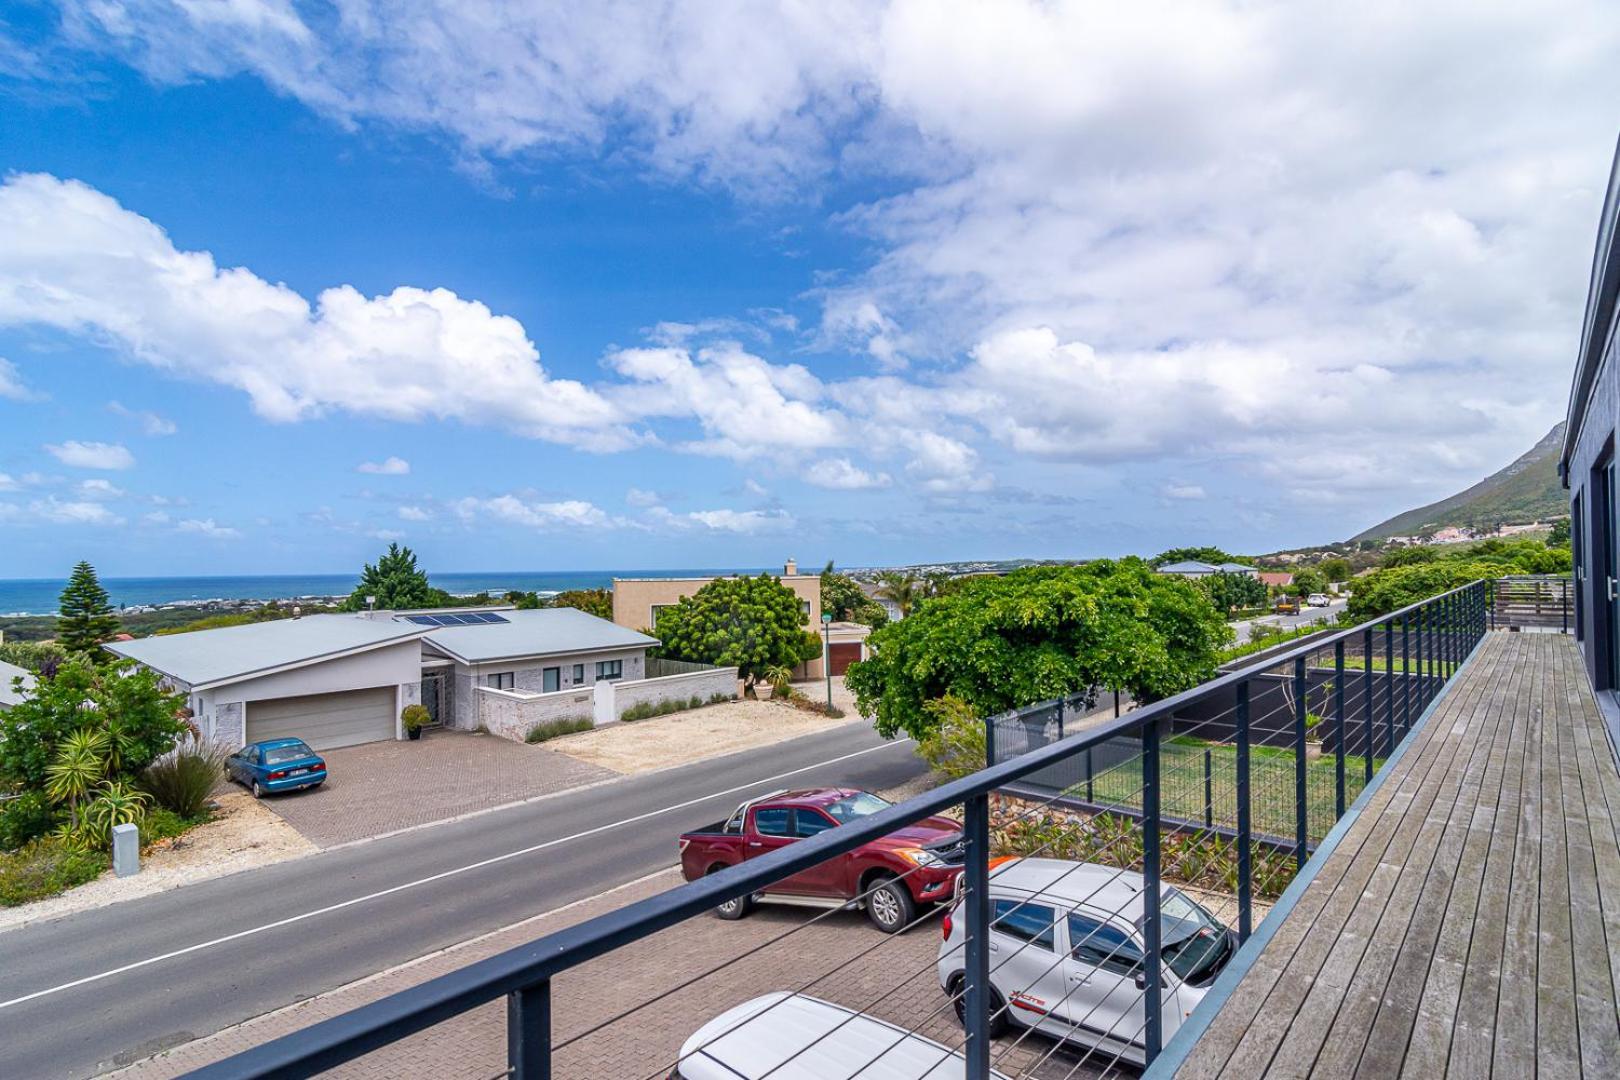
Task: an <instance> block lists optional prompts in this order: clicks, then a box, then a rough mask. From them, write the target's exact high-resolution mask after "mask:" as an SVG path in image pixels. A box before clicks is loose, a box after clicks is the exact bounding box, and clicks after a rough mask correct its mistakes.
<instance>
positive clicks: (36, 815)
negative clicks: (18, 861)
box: [0, 791, 61, 851]
mask: <svg viewBox="0 0 1620 1080" xmlns="http://www.w3.org/2000/svg"><path fill="white" fill-rule="evenodd" d="M60 820H61V814H60V813H59V812H58V811H57V809H56V808H55V807H54V806H52V805H51V801H50V799H48V798H46V797H45V793H44V792H42V791H25V792H23V793H22V794H21V795H19V796H17V797H16V798H15V799H8V800H6V801H5V802H3V803H0V851H14V850H16V849H17V848H20V847H22V846H23V845H24V844H26V843H28V842H29V841H30V840H34V839H37V838H39V837H41V836H44V835H45V834H46V833H48V832H50V831H51V830H52V829H54V828H56V825H57V822H58V821H60Z"/></svg>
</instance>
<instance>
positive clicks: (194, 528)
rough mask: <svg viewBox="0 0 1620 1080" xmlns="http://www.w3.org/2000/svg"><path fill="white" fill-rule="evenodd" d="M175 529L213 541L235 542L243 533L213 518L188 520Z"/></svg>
mask: <svg viewBox="0 0 1620 1080" xmlns="http://www.w3.org/2000/svg"><path fill="white" fill-rule="evenodd" d="M175 528H177V529H179V530H180V531H181V532H185V533H196V534H197V535H199V536H206V537H209V538H210V539H213V540H235V539H236V538H238V537H240V536H241V535H242V533H241V532H240V531H239V530H237V529H233V528H231V527H230V526H228V525H220V524H218V523H216V522H215V521H214V519H213V518H187V519H186V520H184V521H182V522H180V524H178V525H176V526H175Z"/></svg>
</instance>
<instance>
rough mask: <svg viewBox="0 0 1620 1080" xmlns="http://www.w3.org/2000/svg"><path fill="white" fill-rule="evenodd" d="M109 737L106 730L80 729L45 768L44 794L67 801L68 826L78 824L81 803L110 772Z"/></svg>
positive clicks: (56, 799) (57, 750)
mask: <svg viewBox="0 0 1620 1080" xmlns="http://www.w3.org/2000/svg"><path fill="white" fill-rule="evenodd" d="M108 747H109V740H108V738H107V733H106V732H104V731H98V730H93V729H90V728H80V729H79V730H77V731H72V732H69V733H68V735H67V737H66V738H64V739H63V740H62V741H61V742H60V743H58V744H57V747H56V760H54V761H52V762H51V763H50V764H49V765H47V766H46V767H45V794H46V795H48V796H50V798H51V801H52V802H58V803H67V805H68V827H69V828H70V829H71V830H73V831H77V830H78V827H79V803H80V801H82V800H83V799H84V798H85V796H87V795H88V794H89V793H90V791H91V789H92V788H94V787H95V786H96V785H97V784H99V783H101V781H102V778H103V777H105V776H106V775H107V750H108Z"/></svg>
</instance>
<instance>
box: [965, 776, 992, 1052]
mask: <svg viewBox="0 0 1620 1080" xmlns="http://www.w3.org/2000/svg"><path fill="white" fill-rule="evenodd" d="M962 810H963V822H962V836H963V841H964V843H963V858H964V860H965V865H964V866H963V869H962V875H963V877H964V878H965V879H966V881H967V884H966V886H965V887H964V891H963V894H962V905H963V908H964V909H965V910H964V914H965V916H966V918H967V953H966V957H965V964H966V970H965V974H964V979H965V981H966V989H965V991H964V993H965V994H966V998H965V1000H964V1001H963V1003H962V1019H963V1026H965V1027H966V1028H967V1046H966V1048H965V1052H966V1054H967V1067H966V1069H965V1071H966V1073H967V1076H968V1078H969V1080H986V1078H987V1077H989V1075H990V799H989V796H987V795H983V794H979V795H970V796H969V797H968V798H967V799H965V800H964V801H963V803H962Z"/></svg>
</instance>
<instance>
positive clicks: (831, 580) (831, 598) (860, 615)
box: [821, 569, 889, 626]
mask: <svg viewBox="0 0 1620 1080" xmlns="http://www.w3.org/2000/svg"><path fill="white" fill-rule="evenodd" d="M821 613H822V614H823V615H831V616H832V617H833V618H834V619H836V620H838V621H840V622H858V623H865V624H866V625H867V626H882V625H883V624H884V623H886V622H888V621H889V615H888V613H887V612H886V611H884V610H883V605H882V604H880V603H878V602H877V601H876V600H873V599H872V598H871V597H870V596H867V595H866V593H865V592H863V591H862V590H861V584H860V582H858V581H856V580H855V579H854V578H852V577H850V576H848V575H847V574H840V573H837V572H835V571H833V570H831V569H828V570H823V571H822V572H821Z"/></svg>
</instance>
